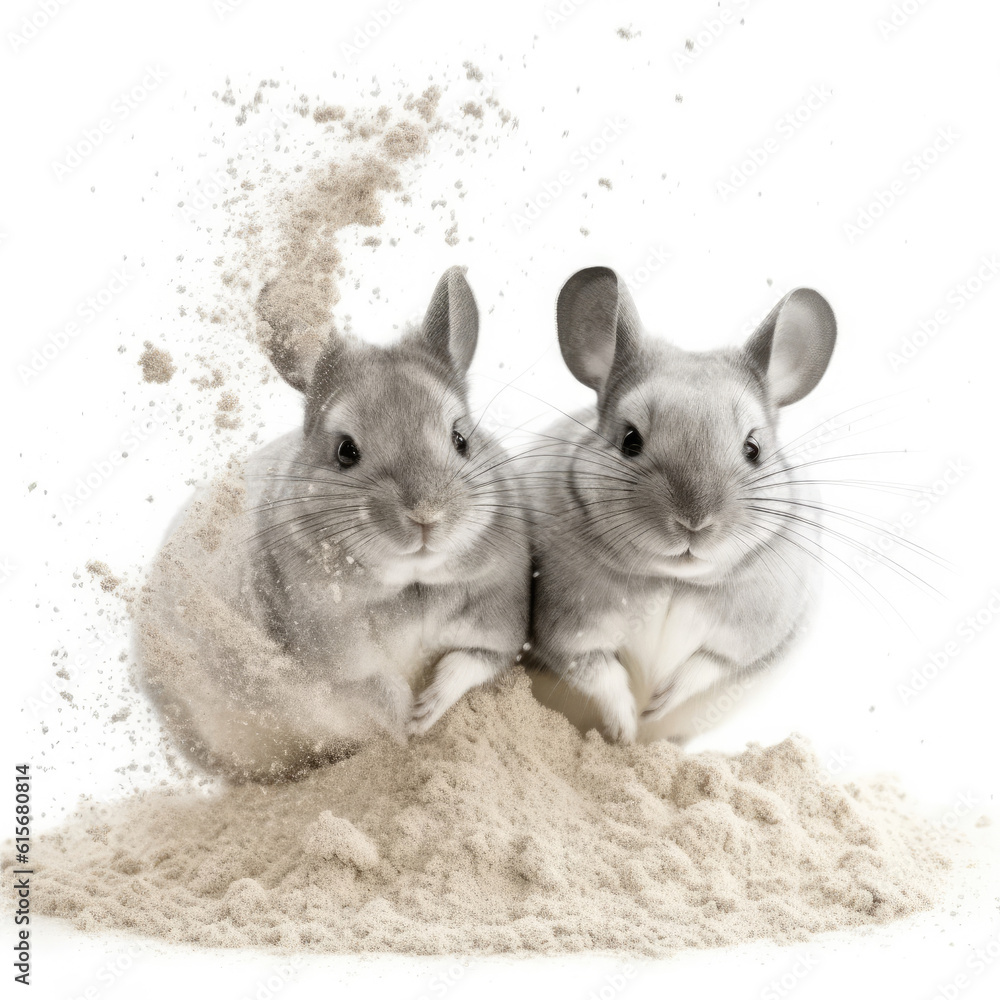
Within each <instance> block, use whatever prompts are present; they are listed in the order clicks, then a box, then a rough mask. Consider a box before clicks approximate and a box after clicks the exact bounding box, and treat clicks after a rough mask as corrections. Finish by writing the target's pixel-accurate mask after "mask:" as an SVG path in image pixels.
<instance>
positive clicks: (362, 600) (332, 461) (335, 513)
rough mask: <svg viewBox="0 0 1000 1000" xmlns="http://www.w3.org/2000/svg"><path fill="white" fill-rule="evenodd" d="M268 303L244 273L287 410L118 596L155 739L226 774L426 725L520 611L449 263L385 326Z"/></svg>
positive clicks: (509, 537)
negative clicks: (156, 720) (288, 401)
mask: <svg viewBox="0 0 1000 1000" xmlns="http://www.w3.org/2000/svg"><path fill="white" fill-rule="evenodd" d="M287 312H288V310H287V307H285V306H283V305H282V302H281V299H280V298H278V297H276V296H275V295H274V292H273V288H272V287H271V286H268V287H265V289H264V290H263V292H262V293H261V296H260V298H259V300H258V314H259V315H260V316H261V317H262V318H263V320H264V321H268V323H267V329H268V331H269V334H270V336H271V341H272V343H271V348H272V349H271V356H272V359H273V360H274V361H275V365H276V367H277V368H278V370H279V372H280V373H281V374H282V375H283V377H284V378H285V379H286V380H287V381H288V382H289V383H290V384H291V385H293V386H295V387H296V388H298V389H299V390H301V391H302V392H303V394H304V397H305V420H304V422H303V426H302V428H301V429H300V430H297V431H295V432H293V433H290V434H288V435H286V436H284V437H282V438H280V439H279V440H277V441H274V442H273V443H271V444H269V445H268V446H266V447H264V448H263V449H261V450H260V451H258V452H256V453H255V454H253V455H251V456H250V457H249V458H248V459H247V460H246V462H245V464H244V465H243V467H242V468H241V469H238V470H236V471H235V472H234V474H233V475H232V476H230V477H229V479H228V480H226V481H225V482H222V483H221V484H216V486H215V487H214V488H213V489H212V490H209V491H207V492H206V493H203V494H202V495H199V496H197V497H196V498H195V500H194V501H193V503H192V504H191V505H190V506H189V508H188V510H187V511H186V512H183V514H182V516H181V518H180V522H179V524H177V526H176V527H175V529H174V530H173V531H172V532H171V533H170V534H169V536H168V540H167V542H166V543H165V544H164V546H163V548H162V550H161V553H160V555H159V557H158V559H157V563H156V565H155V566H154V570H153V573H152V575H151V578H150V582H149V584H148V585H147V587H146V588H145V591H144V594H143V596H142V600H141V602H140V612H139V615H138V617H139V630H138V632H139V639H138V646H139V650H138V652H139V658H140V661H141V662H140V676H141V679H142V681H143V684H144V687H145V688H146V690H147V691H149V692H150V694H151V695H152V697H153V700H154V702H155V703H156V704H157V706H158V707H159V709H160V711H161V715H162V717H163V718H164V720H165V722H166V723H167V728H168V730H169V731H172V733H173V736H174V739H175V742H177V743H179V744H180V745H181V746H182V747H183V748H184V749H185V750H186V751H187V753H188V754H189V756H191V757H193V758H194V759H195V760H196V761H198V762H199V763H201V764H202V765H203V766H206V767H208V768H209V769H211V770H214V771H217V772H221V773H222V774H225V775H227V776H229V777H232V778H237V779H240V778H243V779H246V778H250V779H256V780H267V779H274V778H279V777H284V776H287V775H294V774H297V773H300V772H302V771H303V770H304V769H305V768H307V767H310V766H314V765H317V764H320V763H323V762H325V761H328V760H331V759H336V758H338V757H340V756H343V755H345V754H347V753H350V752H351V751H352V750H354V749H356V748H357V746H358V745H359V744H360V743H362V742H363V741H364V740H366V739H368V738H370V737H371V736H372V735H373V734H375V733H377V732H379V731H383V732H388V733H390V734H391V735H394V736H395V737H396V738H397V739H402V738H404V736H405V734H406V733H409V734H419V733H424V732H426V731H427V730H428V729H430V727H431V726H433V725H434V724H435V723H436V722H437V721H438V720H439V719H440V718H441V716H442V715H443V714H444V713H445V712H446V711H447V710H448V709H449V708H450V707H451V706H452V705H454V704H455V702H456V701H457V700H458V699H459V698H461V697H462V695H463V694H464V693H465V692H466V691H468V690H469V689H470V688H473V687H475V686H477V685H480V684H484V683H486V682H488V681H491V680H493V679H494V678H497V677H498V676H499V675H501V674H503V673H504V672H505V671H507V670H509V669H515V664H516V662H517V659H518V657H519V655H520V653H521V649H522V646H523V644H524V641H525V638H526V632H527V619H528V601H529V587H530V562H529V545H528V530H527V525H526V523H525V521H524V518H523V517H522V516H521V515H520V513H519V511H520V506H519V503H518V495H519V489H520V487H519V486H518V483H517V481H516V480H515V479H514V478H512V476H511V473H510V472H509V471H508V470H509V469H510V465H509V462H508V458H507V456H506V454H505V452H504V451H503V450H502V448H501V447H500V445H499V444H498V443H497V442H496V441H495V440H494V439H493V438H491V437H490V436H489V435H488V434H487V433H486V432H485V431H484V430H483V429H481V428H480V427H479V425H478V424H477V423H476V422H475V421H474V420H473V418H472V416H471V415H470V412H469V404H468V400H467V392H466V384H465V383H466V372H467V369H468V367H469V364H470V362H471V361H472V357H473V353H474V351H475V348H476V341H477V335H478V310H477V307H476V303H475V300H474V298H473V295H472V291H471V289H470V288H469V285H468V283H467V282H466V279H465V276H464V273H463V270H462V269H460V268H457V267H456V268H452V269H450V270H449V271H447V272H446V273H445V274H444V276H443V277H442V278H441V280H440V282H439V283H438V285H437V288H436V289H435V291H434V294H433V297H432V299H431V303H430V306H429V308H428V310H427V313H426V316H425V317H424V320H423V323H422V325H421V326H420V327H419V328H418V329H414V330H410V331H408V332H407V333H406V334H405V335H404V336H403V337H402V338H401V339H400V340H399V341H398V342H397V343H395V344H394V345H392V346H388V347H377V346H372V345H367V344H364V343H360V342H357V341H352V340H350V339H348V338H346V337H343V336H340V335H338V334H336V333H335V332H333V331H332V330H331V331H324V332H323V335H321V336H318V337H317V336H312V337H310V336H308V335H303V331H298V335H296V336H291V335H290V333H289V327H290V325H291V322H292V321H291V320H289V318H288V316H287V315H286V313H287ZM414 692H416V693H414Z"/></svg>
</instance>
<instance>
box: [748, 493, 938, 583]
mask: <svg viewBox="0 0 1000 1000" xmlns="http://www.w3.org/2000/svg"><path fill="white" fill-rule="evenodd" d="M740 499H741V500H746V501H753V502H755V503H774V504H790V505H792V506H794V507H804V508H806V509H808V510H815V511H819V512H820V513H821V514H826V515H828V516H829V517H833V518H837V519H838V520H841V521H844V522H846V523H848V524H854V525H856V526H857V527H859V528H864V529H865V530H867V531H871V532H874V533H875V534H878V535H880V536H881V537H883V538H885V537H890V535H889V533H888V532H887V530H886V529H890V530H891V528H892V527H893V526H892V524H891V523H890V522H888V521H885V520H883V519H882V518H876V517H871V518H869V517H865V516H864V515H862V514H860V513H859V512H857V511H854V510H850V509H848V508H846V507H839V506H837V505H835V504H828V503H824V502H822V501H819V502H812V501H808V500H796V499H792V498H790V497H785V498H782V497H753V496H751V497H740ZM891 537H892V539H893V541H894V542H896V543H898V544H900V545H902V546H903V548H906V549H909V550H910V551H911V552H913V553H914V554H916V555H920V556H923V557H924V558H926V559H928V560H930V561H931V562H933V563H935V564H936V565H938V566H940V567H941V568H942V569H952V570H953V569H954V566H953V565H952V563H950V562H949V561H948V560H947V559H942V558H941V557H940V556H938V555H936V554H935V553H933V552H931V551H930V549H926V548H924V546H922V545H918V544H917V543H916V542H912V541H910V539H908V538H904V537H903V536H902V535H900V534H897V533H895V532H892V533H891Z"/></svg>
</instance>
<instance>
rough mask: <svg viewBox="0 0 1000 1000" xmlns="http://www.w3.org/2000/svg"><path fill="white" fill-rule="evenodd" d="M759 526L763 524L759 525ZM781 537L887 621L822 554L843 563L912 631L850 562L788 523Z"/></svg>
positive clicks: (869, 600) (895, 609)
mask: <svg viewBox="0 0 1000 1000" xmlns="http://www.w3.org/2000/svg"><path fill="white" fill-rule="evenodd" d="M761 527H764V526H763V525H761ZM765 530H766V529H765ZM781 538H782V539H784V541H786V542H788V544H789V545H793V546H795V547H796V548H797V549H798V550H799V551H801V552H802V553H803V554H804V555H807V556H809V557H810V558H811V559H812V560H813V561H814V562H816V563H817V565H819V566H821V567H823V569H825V570H826V571H827V572H828V573H830V574H831V575H832V576H833V577H834V578H835V579H836V580H838V581H839V582H840V583H841V585H842V586H843V587H845V588H846V589H847V591H848V592H849V593H850V594H851V595H852V596H853V597H854V598H855V599H856V600H858V601H860V602H861V603H862V604H863V605H864V606H865V607H867V608H868V609H869V610H871V611H872V612H874V613H875V614H877V615H878V616H879V617H880V618H881V619H882V620H883V621H885V622H888V619H887V618H886V616H885V614H884V613H883V612H882V611H880V610H879V608H878V607H877V606H876V605H875V603H874V602H873V601H872V600H871V599H870V598H869V597H867V596H866V595H865V593H864V592H863V591H861V590H859V589H858V587H856V586H855V585H854V584H853V583H851V581H850V579H849V578H848V577H847V576H845V575H844V574H843V573H842V572H841V571H840V570H838V569H836V567H834V566H831V565H830V563H829V562H827V561H826V559H824V558H823V555H826V556H828V557H830V558H833V559H836V560H837V561H838V562H840V563H843V565H844V566H846V567H847V569H848V570H849V571H850V572H852V573H854V574H855V575H857V576H858V577H859V578H860V579H861V581H862V583H865V584H867V585H868V586H869V587H870V588H871V590H872V592H873V593H874V594H875V596H876V597H878V598H879V599H880V600H881V601H883V602H884V603H885V604H886V605H887V606H888V607H889V609H890V610H891V611H892V612H893V614H894V615H896V617H897V618H899V620H900V621H901V622H902V623H903V627H904V628H906V630H907V631H910V632H912V629H911V628H910V626H909V623H908V622H907V621H906V619H904V618H903V616H902V615H901V614H900V613H899V611H898V610H897V608H896V607H895V605H894V604H892V602H891V601H890V600H889V599H888V598H887V597H885V595H883V594H882V593H880V592H879V591H878V589H877V588H875V587H873V586H872V585H871V584H870V583H869V582H868V581H867V580H866V579H865V578H864V577H863V576H861V574H859V573H858V572H857V570H855V569H854V567H853V566H851V564H850V563H848V562H847V561H846V560H844V559H842V558H841V557H840V556H838V555H837V554H836V553H833V552H830V551H829V550H828V549H826V548H825V547H824V546H823V545H822V544H821V543H820V542H819V541H818V540H817V539H815V538H813V537H812V536H810V535H807V534H803V533H802V532H798V531H796V530H795V529H794V528H791V527H789V526H788V525H784V526H783V529H782V530H781ZM805 542H808V543H809V544H811V545H814V546H815V547H816V548H818V549H819V550H820V551H819V553H817V552H815V551H813V550H812V549H810V548H808V547H807V546H806V545H805V544H804V543H805ZM820 553H822V554H823V555H821V554H820Z"/></svg>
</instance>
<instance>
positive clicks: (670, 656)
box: [618, 591, 712, 709]
mask: <svg viewBox="0 0 1000 1000" xmlns="http://www.w3.org/2000/svg"><path fill="white" fill-rule="evenodd" d="M711 628H712V623H711V622H710V621H709V620H708V618H707V616H706V615H705V613H704V611H703V608H702V605H701V602H699V601H698V600H697V599H696V598H694V597H693V596H691V595H690V594H689V593H685V592H683V591H682V592H681V593H670V592H669V591H664V592H663V593H662V594H661V595H657V596H656V597H655V598H653V599H651V600H650V601H649V602H648V603H647V604H646V605H645V606H644V607H643V608H642V613H641V614H637V615H635V616H633V617H632V618H631V624H630V626H629V628H628V630H627V633H626V637H625V641H624V643H623V644H622V646H621V647H620V648H619V651H618V656H619V659H620V660H621V663H622V665H623V666H624V667H625V669H626V670H627V671H628V673H629V680H630V682H631V687H632V691H633V694H634V695H635V699H636V704H637V705H638V706H640V709H641V706H643V705H644V704H645V703H646V702H647V701H648V699H649V697H650V695H651V694H652V693H653V692H654V691H655V690H657V689H660V688H662V687H664V686H665V685H667V684H668V683H669V682H670V681H671V679H672V678H674V677H675V676H676V675H677V673H678V672H679V671H680V669H681V668H682V667H683V666H684V665H685V664H686V663H687V662H688V661H689V660H690V659H691V657H692V655H693V654H694V653H696V652H697V651H698V650H699V649H700V648H701V647H702V646H703V645H704V643H705V640H706V639H707V638H708V636H709V634H710V631H711Z"/></svg>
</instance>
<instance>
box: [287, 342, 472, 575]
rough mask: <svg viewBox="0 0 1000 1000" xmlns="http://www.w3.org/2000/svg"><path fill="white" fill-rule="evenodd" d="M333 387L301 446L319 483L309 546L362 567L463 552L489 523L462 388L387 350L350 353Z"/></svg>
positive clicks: (409, 356)
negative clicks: (331, 547)
mask: <svg viewBox="0 0 1000 1000" xmlns="http://www.w3.org/2000/svg"><path fill="white" fill-rule="evenodd" d="M337 384H338V389H337V390H336V391H335V392H334V393H333V395H332V396H331V398H330V399H329V401H328V402H327V403H326V405H325V406H324V407H323V408H322V410H321V412H320V414H319V416H318V419H316V420H315V421H314V424H313V426H312V428H311V429H310V430H309V432H308V434H307V435H306V438H305V445H304V448H303V455H302V462H303V463H307V464H308V465H309V466H310V467H311V469H310V470H307V471H308V473H309V474H310V475H315V476H317V477H318V479H319V480H320V481H318V482H315V483H312V484H310V485H309V491H312V492H313V493H314V495H315V497H316V500H315V501H314V502H313V503H312V504H311V506H312V507H314V508H315V511H314V520H313V525H314V530H313V536H312V537H313V538H314V540H315V541H316V542H321V541H326V542H328V543H335V544H337V545H338V546H339V547H341V548H342V549H343V550H344V551H345V552H348V553H351V554H352V555H353V556H355V557H356V558H357V559H358V560H359V561H360V562H362V563H363V564H367V565H384V564H386V563H391V562H394V561H397V560H400V559H404V560H405V559H412V560H422V561H426V562H428V563H439V562H441V561H443V560H444V559H446V558H447V557H448V556H449V555H454V554H456V553H459V552H464V551H466V550H468V549H469V548H471V547H472V545H473V544H474V543H475V541H476V539H477V537H478V536H479V535H480V534H481V533H482V532H483V531H484V530H486V528H487V527H488V525H489V523H490V520H491V519H490V517H488V516H487V514H488V510H487V508H485V507H484V506H483V505H482V504H483V502H484V501H483V499H482V498H483V496H484V495H485V493H484V490H483V488H482V485H481V484H482V482H483V481H484V479H485V469H486V465H485V464H484V458H485V457H486V456H484V455H483V454H482V453H481V452H480V449H479V440H478V438H479V436H478V435H477V434H474V433H473V431H474V425H473V421H472V420H471V419H470V417H469V414H468V411H467V407H466V403H465V398H464V391H463V386H462V385H461V384H460V383H459V384H449V381H447V380H444V379H442V378H441V375H440V372H437V371H435V370H434V368H433V366H432V365H430V364H427V363H425V362H424V360H423V359H422V358H421V357H420V355H419V354H418V353H416V352H410V353H408V352H406V351H402V350H398V349H393V348H388V349H383V348H363V349H361V350H355V351H351V352H350V354H349V356H348V357H346V358H344V359H343V360H342V362H341V364H340V365H339V369H338V374H337Z"/></svg>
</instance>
